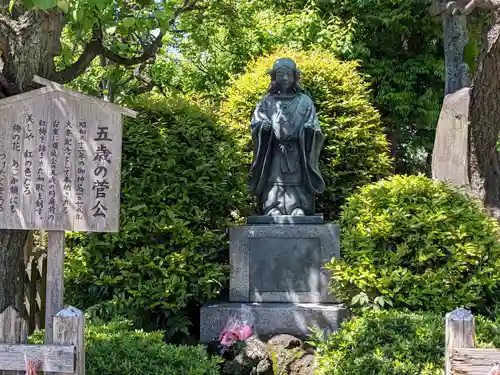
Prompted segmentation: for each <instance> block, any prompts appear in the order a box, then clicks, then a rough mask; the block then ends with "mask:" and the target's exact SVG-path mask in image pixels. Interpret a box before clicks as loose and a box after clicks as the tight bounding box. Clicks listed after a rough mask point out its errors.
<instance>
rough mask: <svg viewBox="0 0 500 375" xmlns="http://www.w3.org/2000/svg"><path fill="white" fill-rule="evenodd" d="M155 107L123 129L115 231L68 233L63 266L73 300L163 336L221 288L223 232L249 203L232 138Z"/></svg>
mask: <svg viewBox="0 0 500 375" xmlns="http://www.w3.org/2000/svg"><path fill="white" fill-rule="evenodd" d="M157 106H158V107H160V104H158V105H157ZM162 107H163V108H164V109H161V110H158V109H152V110H151V109H147V108H142V109H139V110H140V112H141V115H140V116H138V118H137V119H135V120H127V121H126V122H125V124H124V137H123V161H122V186H121V194H122V197H121V215H120V232H119V233H116V234H88V235H84V234H81V233H76V234H75V233H74V234H70V235H68V236H67V245H68V248H69V251H68V255H67V257H66V269H65V270H66V282H67V284H66V298H67V300H68V302H70V303H71V304H73V305H75V306H78V307H79V308H83V309H85V310H86V311H87V312H88V313H90V314H94V315H96V316H100V317H103V318H104V317H108V318H109V317H112V316H113V315H115V314H120V315H124V316H126V317H127V318H129V319H132V320H134V322H135V323H136V325H137V326H139V327H143V328H145V329H156V328H161V329H164V330H165V331H166V332H167V337H169V338H170V337H172V335H173V334H175V333H176V332H177V331H183V332H184V333H187V330H186V329H187V327H188V326H189V325H190V324H191V323H192V322H191V321H190V319H189V317H188V316H187V315H186V314H185V312H186V308H195V311H193V316H198V313H197V311H196V306H198V305H199V304H201V303H203V302H205V301H206V300H209V299H212V298H215V297H216V296H217V295H218V294H219V293H220V291H221V289H222V288H223V286H224V285H225V282H226V280H227V276H228V271H229V270H228V266H227V265H226V264H225V263H226V261H227V259H226V258H227V247H228V246H227V245H228V244H227V238H226V234H225V230H226V228H227V227H228V226H229V225H231V222H233V221H235V220H237V219H238V217H239V213H240V211H239V210H240V209H241V210H244V209H245V207H246V202H245V197H246V193H245V191H246V182H245V179H244V176H243V175H240V174H239V172H238V168H239V165H238V164H237V160H238V157H237V156H235V152H234V150H235V148H236V147H235V146H234V144H233V141H232V140H231V136H230V135H229V134H228V133H227V132H226V131H225V130H224V129H220V128H219V127H218V126H217V125H216V123H215V122H214V121H213V120H212V118H211V117H210V116H209V115H207V114H204V113H202V112H200V111H199V110H197V109H196V108H194V107H192V106H189V105H187V104H185V103H184V104H183V103H179V104H178V105H177V106H174V105H173V104H172V103H168V106H167V105H166V104H165V103H163V104H162ZM167 108H170V109H167Z"/></svg>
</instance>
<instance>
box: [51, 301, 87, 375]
mask: <svg viewBox="0 0 500 375" xmlns="http://www.w3.org/2000/svg"><path fill="white" fill-rule="evenodd" d="M53 324H54V325H53V340H54V344H55V345H74V346H75V347H76V357H75V372H74V374H75V375H85V316H84V315H83V312H82V311H80V310H78V309H77V308H75V307H71V306H70V307H68V308H66V309H64V310H61V311H59V312H58V313H57V314H56V315H55V316H54V322H53Z"/></svg>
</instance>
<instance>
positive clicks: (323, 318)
mask: <svg viewBox="0 0 500 375" xmlns="http://www.w3.org/2000/svg"><path fill="white" fill-rule="evenodd" d="M243 305H244V306H246V307H248V308H249V310H250V311H251V312H252V315H253V320H254V330H255V332H256V333H257V334H258V335H263V336H268V335H269V336H272V335H276V334H281V333H287V334H290V335H294V336H297V337H304V336H306V335H308V334H309V332H310V331H309V329H308V328H309V327H314V328H316V329H321V330H325V331H327V332H333V331H336V330H337V329H338V328H339V326H340V323H341V322H342V321H343V320H344V319H346V318H347V316H348V311H347V309H346V308H345V307H344V306H343V305H340V304H316V303H246V304H243ZM241 307H242V304H241V303H231V302H213V303H207V304H205V305H204V306H203V307H202V308H201V312H200V323H201V326H200V341H201V342H202V343H205V344H206V343H209V342H210V341H212V340H214V339H215V338H218V336H219V334H220V332H221V331H222V330H223V329H224V328H225V326H226V323H227V321H228V319H229V318H231V317H237V316H238V313H239V312H240V311H241V310H240V309H241Z"/></svg>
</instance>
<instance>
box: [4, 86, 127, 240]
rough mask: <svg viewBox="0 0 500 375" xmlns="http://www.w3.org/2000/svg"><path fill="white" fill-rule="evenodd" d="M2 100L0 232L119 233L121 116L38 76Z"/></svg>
mask: <svg viewBox="0 0 500 375" xmlns="http://www.w3.org/2000/svg"><path fill="white" fill-rule="evenodd" d="M36 78H37V79H35V81H37V82H39V83H42V84H45V85H46V86H47V87H44V88H42V89H39V90H34V91H31V92H28V93H25V94H20V95H16V96H13V97H9V98H6V99H3V100H0V229H44V230H48V231H81V232H118V229H119V214H120V170H121V146H122V115H123V114H126V115H129V116H133V117H135V115H136V113H135V112H133V111H130V110H126V109H124V108H121V107H118V106H116V105H113V104H110V103H107V102H105V101H101V100H98V99H95V98H92V97H89V96H86V95H83V94H80V93H77V92H74V91H71V90H68V89H65V88H64V87H63V86H61V85H58V84H55V83H53V82H50V81H46V80H44V79H41V78H38V77H36Z"/></svg>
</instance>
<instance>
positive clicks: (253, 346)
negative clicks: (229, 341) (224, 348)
mask: <svg viewBox="0 0 500 375" xmlns="http://www.w3.org/2000/svg"><path fill="white" fill-rule="evenodd" d="M245 343H246V346H245V347H244V348H243V350H242V351H241V352H240V353H238V354H237V355H236V357H235V358H234V360H232V361H228V362H226V363H225V364H224V366H223V368H222V373H223V374H225V375H274V374H273V369H272V364H271V359H270V356H269V352H268V350H267V346H266V344H264V343H263V342H262V341H260V340H259V339H258V338H257V337H255V336H253V337H250V338H249V339H248V340H247V341H246V342H245Z"/></svg>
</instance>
